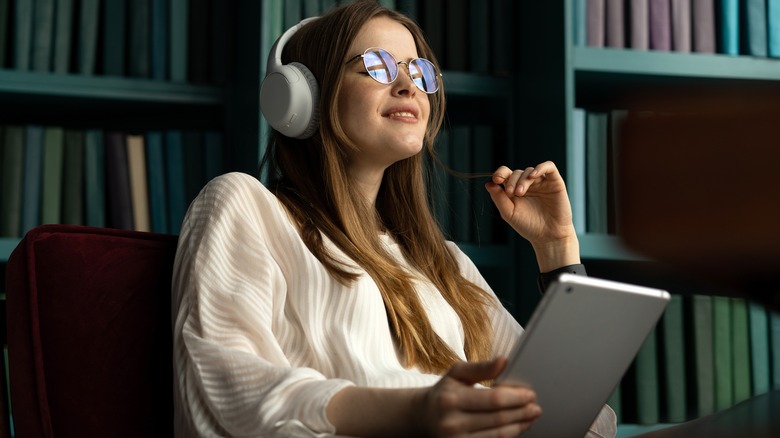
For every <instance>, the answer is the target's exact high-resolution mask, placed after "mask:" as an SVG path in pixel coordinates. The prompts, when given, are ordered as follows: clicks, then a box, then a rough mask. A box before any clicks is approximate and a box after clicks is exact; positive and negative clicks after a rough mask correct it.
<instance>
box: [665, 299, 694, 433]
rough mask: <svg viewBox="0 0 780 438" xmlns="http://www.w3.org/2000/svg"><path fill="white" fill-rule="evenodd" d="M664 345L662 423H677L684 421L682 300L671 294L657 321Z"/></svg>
mask: <svg viewBox="0 0 780 438" xmlns="http://www.w3.org/2000/svg"><path fill="white" fill-rule="evenodd" d="M661 324H662V328H663V345H664V352H663V353H664V374H665V377H666V378H665V379H664V383H665V386H666V387H665V390H666V391H665V392H666V420H667V421H668V422H670V423H681V422H683V421H685V420H686V419H687V415H688V414H687V411H686V409H687V406H686V404H687V400H686V397H687V394H686V379H685V369H686V363H685V351H686V346H685V339H684V338H685V333H684V330H683V297H682V296H681V295H672V299H671V300H670V301H669V304H668V305H667V307H666V311H665V312H664V315H663V318H662V320H661Z"/></svg>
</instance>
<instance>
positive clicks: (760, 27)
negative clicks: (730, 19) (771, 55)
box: [740, 0, 780, 58]
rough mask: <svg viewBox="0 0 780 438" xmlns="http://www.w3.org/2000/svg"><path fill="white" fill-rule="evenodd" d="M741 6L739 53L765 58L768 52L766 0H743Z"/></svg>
mask: <svg viewBox="0 0 780 438" xmlns="http://www.w3.org/2000/svg"><path fill="white" fill-rule="evenodd" d="M741 6H742V8H743V9H742V13H741V14H740V17H742V20H743V22H742V25H741V26H740V30H741V31H742V34H741V37H740V42H741V43H742V50H741V53H743V54H746V55H750V56H756V57H759V58H766V57H767V54H768V52H767V15H766V12H767V8H766V7H767V4H766V0H743V1H742V2H741ZM774 18H775V19H780V18H778V17H774Z"/></svg>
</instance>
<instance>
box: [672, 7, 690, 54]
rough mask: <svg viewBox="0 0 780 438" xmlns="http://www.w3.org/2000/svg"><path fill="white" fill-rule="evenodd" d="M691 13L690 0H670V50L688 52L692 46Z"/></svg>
mask: <svg viewBox="0 0 780 438" xmlns="http://www.w3.org/2000/svg"><path fill="white" fill-rule="evenodd" d="M691 14H692V12H691V0H672V3H671V17H672V50H674V51H675V52H690V51H691V49H692V47H693V42H692V34H691Z"/></svg>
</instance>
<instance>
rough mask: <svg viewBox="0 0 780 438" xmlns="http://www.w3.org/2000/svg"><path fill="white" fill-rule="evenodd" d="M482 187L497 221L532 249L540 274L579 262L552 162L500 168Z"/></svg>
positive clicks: (564, 196) (569, 216)
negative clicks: (485, 190)
mask: <svg viewBox="0 0 780 438" xmlns="http://www.w3.org/2000/svg"><path fill="white" fill-rule="evenodd" d="M485 188H486V189H487V191H488V193H490V197H491V199H492V200H493V203H494V204H496V207H497V208H498V211H499V213H500V214H501V218H502V219H504V220H505V221H506V222H507V223H508V224H509V225H510V226H511V227H512V228H513V229H514V230H515V231H517V232H518V233H519V234H520V235H521V236H523V237H524V238H525V239H526V240H528V241H529V242H530V243H531V245H532V246H533V247H534V250H535V251H536V255H537V260H538V261H539V265H540V266H539V267H540V269H541V270H542V272H546V271H549V270H552V269H555V268H558V267H561V266H566V265H570V264H576V263H580V259H579V243H578V242H577V234H576V232H575V230H574V225H573V223H572V212H571V204H570V203H569V197H568V195H567V193H566V185H565V184H564V182H563V178H562V177H561V174H560V172H558V168H557V167H555V164H554V163H553V162H552V161H545V162H544V163H541V164H539V165H538V166H536V167H527V168H525V169H517V170H511V169H510V168H508V167H506V166H501V167H499V168H498V169H497V170H496V171H495V172H494V173H493V179H492V181H491V182H488V183H487V184H485Z"/></svg>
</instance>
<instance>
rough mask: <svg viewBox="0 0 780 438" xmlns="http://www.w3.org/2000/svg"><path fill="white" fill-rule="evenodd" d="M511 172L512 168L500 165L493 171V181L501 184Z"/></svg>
mask: <svg viewBox="0 0 780 438" xmlns="http://www.w3.org/2000/svg"><path fill="white" fill-rule="evenodd" d="M511 174H512V169H510V168H508V167H506V166H501V167H499V168H498V169H496V171H495V172H493V182H494V183H496V184H503V183H504V181H506V179H507V178H509V175H511Z"/></svg>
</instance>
